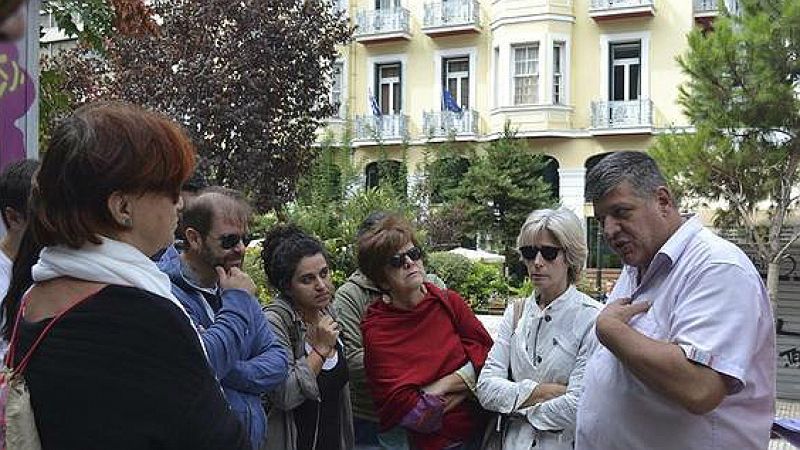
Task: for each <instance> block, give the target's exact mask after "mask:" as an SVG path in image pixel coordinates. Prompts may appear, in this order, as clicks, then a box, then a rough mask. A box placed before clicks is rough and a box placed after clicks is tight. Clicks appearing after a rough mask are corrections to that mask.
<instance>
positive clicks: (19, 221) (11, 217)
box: [3, 206, 28, 230]
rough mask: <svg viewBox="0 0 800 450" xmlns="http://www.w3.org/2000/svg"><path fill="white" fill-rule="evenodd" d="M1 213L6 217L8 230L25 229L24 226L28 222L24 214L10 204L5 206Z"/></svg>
mask: <svg viewBox="0 0 800 450" xmlns="http://www.w3.org/2000/svg"><path fill="white" fill-rule="evenodd" d="M3 214H4V215H5V217H6V222H8V228H9V230H23V229H25V226H26V225H27V223H28V221H27V220H26V218H25V215H23V214H22V213H20V212H19V211H17V210H16V209H14V208H12V207H10V206H6V209H4V210H3Z"/></svg>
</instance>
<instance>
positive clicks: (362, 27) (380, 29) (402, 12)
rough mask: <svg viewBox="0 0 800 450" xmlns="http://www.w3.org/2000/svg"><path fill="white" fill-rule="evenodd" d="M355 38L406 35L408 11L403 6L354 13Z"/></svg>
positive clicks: (365, 38) (364, 38)
mask: <svg viewBox="0 0 800 450" xmlns="http://www.w3.org/2000/svg"><path fill="white" fill-rule="evenodd" d="M356 24H357V25H358V28H356V31H355V37H356V40H368V39H375V38H378V39H380V38H381V37H385V36H386V35H398V36H401V37H402V36H404V35H405V36H407V35H408V34H409V13H408V10H407V9H405V8H392V9H376V10H371V11H367V10H361V11H359V12H358V13H357V14H356Z"/></svg>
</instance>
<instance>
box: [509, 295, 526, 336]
mask: <svg viewBox="0 0 800 450" xmlns="http://www.w3.org/2000/svg"><path fill="white" fill-rule="evenodd" d="M512 307H513V308H514V320H513V321H512V322H511V334H512V335H513V334H514V333H516V332H517V324H518V323H519V319H520V318H521V317H522V312H523V311H524V310H525V299H524V298H523V299H515V300H514V304H513V305H512Z"/></svg>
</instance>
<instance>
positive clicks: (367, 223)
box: [356, 211, 389, 238]
mask: <svg viewBox="0 0 800 450" xmlns="http://www.w3.org/2000/svg"><path fill="white" fill-rule="evenodd" d="M388 215H389V213H387V212H386V211H373V212H371V213H370V214H369V215H368V216H367V217H366V218H365V219H364V220H363V221H362V222H361V224H360V225H359V226H358V231H356V237H357V238H360V237H361V236H363V235H364V233H366V232H367V231H369V230H370V228H372V227H374V226H375V225H376V224H377V223H378V222H380V221H381V220H383V219H385V218H386V217H387V216H388Z"/></svg>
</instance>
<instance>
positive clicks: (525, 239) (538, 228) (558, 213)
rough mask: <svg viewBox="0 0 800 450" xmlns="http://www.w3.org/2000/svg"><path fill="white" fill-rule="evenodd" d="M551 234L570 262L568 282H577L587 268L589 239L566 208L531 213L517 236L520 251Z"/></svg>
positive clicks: (568, 265) (579, 221)
mask: <svg viewBox="0 0 800 450" xmlns="http://www.w3.org/2000/svg"><path fill="white" fill-rule="evenodd" d="M546 232H549V233H550V234H551V235H552V236H553V238H555V240H556V243H557V244H558V246H559V247H561V248H563V249H564V258H565V259H566V262H567V281H568V282H569V283H570V284H575V283H577V282H578V280H579V279H580V276H581V272H582V271H583V266H584V265H585V264H586V254H587V253H588V252H589V249H588V248H587V247H586V235H585V234H584V232H583V224H582V223H581V220H580V219H579V218H578V216H577V215H575V213H574V212H572V211H571V210H569V209H567V208H564V207H563V206H562V207H561V208H558V209H555V210H553V209H537V210H536V211H534V212H532V213H530V215H528V218H527V219H525V223H524V224H522V229H520V231H519V236H517V247H523V246H525V245H531V244H532V243H533V241H535V240H536V238H538V237H541V236H543V235H544V234H545V233H546Z"/></svg>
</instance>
